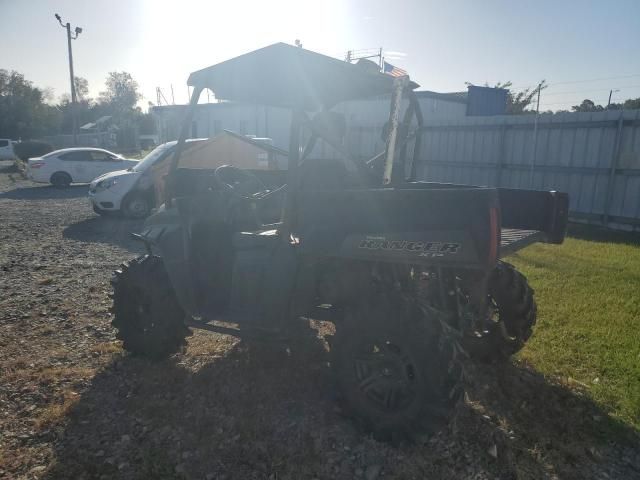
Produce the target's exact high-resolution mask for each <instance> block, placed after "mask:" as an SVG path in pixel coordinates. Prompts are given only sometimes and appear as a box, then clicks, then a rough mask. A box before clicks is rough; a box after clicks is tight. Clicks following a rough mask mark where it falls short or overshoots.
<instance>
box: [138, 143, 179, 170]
mask: <svg viewBox="0 0 640 480" xmlns="http://www.w3.org/2000/svg"><path fill="white" fill-rule="evenodd" d="M175 144H176V142H169V143H164V144H162V145H159V146H157V147H156V148H154V149H153V150H152V151H151V152H149V153H148V154H147V156H146V157H144V158H143V159H142V160H140V162H138V164H137V165H136V166H134V167H132V168H131V170H133V171H134V172H144V171H145V170H146V169H147V168H149V167H150V166H151V165H153V164H154V163H156V160H158V159H159V158H160V157H162V155H163V154H164V153H165V152H166V151H167V150H169V149H170V148H172V147H173V146H174V145H175Z"/></svg>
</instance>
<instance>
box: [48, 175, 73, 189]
mask: <svg viewBox="0 0 640 480" xmlns="http://www.w3.org/2000/svg"><path fill="white" fill-rule="evenodd" d="M49 181H50V182H51V184H52V185H53V186H54V187H56V188H67V187H68V186H69V185H71V175H69V174H68V173H67V172H56V173H54V174H53V175H51V179H50V180H49Z"/></svg>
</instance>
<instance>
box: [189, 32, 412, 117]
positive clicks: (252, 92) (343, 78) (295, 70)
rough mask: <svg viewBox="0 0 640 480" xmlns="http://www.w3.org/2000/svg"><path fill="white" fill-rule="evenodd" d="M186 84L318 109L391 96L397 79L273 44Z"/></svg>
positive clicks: (231, 96)
mask: <svg viewBox="0 0 640 480" xmlns="http://www.w3.org/2000/svg"><path fill="white" fill-rule="evenodd" d="M188 83H189V85H191V86H193V87H202V88H209V89H211V90H212V91H213V92H214V93H215V95H216V98H219V99H224V100H232V101H238V102H247V103H257V104H261V105H271V106H277V107H285V108H293V109H301V110H318V109H321V108H323V107H324V108H331V107H332V106H334V105H335V104H337V103H340V102H343V101H346V100H353V99H358V98H365V97H371V96H375V95H382V94H385V93H390V92H391V87H392V84H393V77H391V76H390V75H385V74H383V73H379V72H376V71H373V72H372V71H370V70H367V69H365V68H362V67H361V66H358V65H353V64H350V63H347V62H343V61H340V60H337V59H335V58H331V57H328V56H326V55H321V54H319V53H315V52H311V51H309V50H304V49H302V48H299V47H294V46H292V45H287V44H285V43H275V44H273V45H270V46H268V47H264V48H261V49H259V50H255V51H253V52H249V53H246V54H244V55H240V56H239V57H235V58H232V59H230V60H226V61H224V62H222V63H219V64H217V65H213V66H211V67H208V68H204V69H202V70H198V71H197V72H193V73H192V74H191V75H190V76H189V82H188ZM415 87H417V85H415V84H412V88H415Z"/></svg>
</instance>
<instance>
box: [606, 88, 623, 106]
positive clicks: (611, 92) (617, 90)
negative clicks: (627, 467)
mask: <svg viewBox="0 0 640 480" xmlns="http://www.w3.org/2000/svg"><path fill="white" fill-rule="evenodd" d="M619 91H620V89H618V88H616V89H615V90H614V89H611V90H609V101H608V102H607V110H609V106H610V105H611V95H613V92H619Z"/></svg>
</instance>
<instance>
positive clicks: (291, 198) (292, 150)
mask: <svg viewBox="0 0 640 480" xmlns="http://www.w3.org/2000/svg"><path fill="white" fill-rule="evenodd" d="M304 119H305V115H304V113H303V112H301V111H300V110H294V111H292V112H291V130H290V132H289V155H288V161H287V189H286V192H285V195H286V197H285V204H284V212H283V217H282V224H283V227H284V228H283V235H282V236H283V237H285V238H286V239H287V240H288V238H289V236H290V234H291V232H292V230H293V228H294V225H293V223H294V222H293V221H294V218H295V208H296V201H297V196H298V189H299V186H300V182H299V179H298V173H299V172H298V164H299V163H300V127H301V125H302V122H303V121H304Z"/></svg>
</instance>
